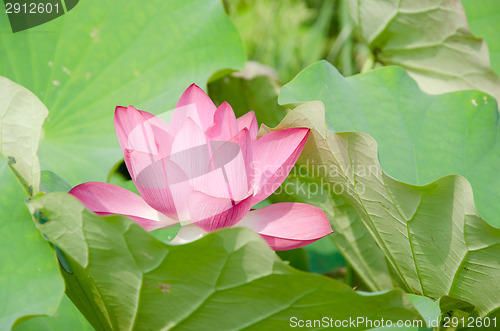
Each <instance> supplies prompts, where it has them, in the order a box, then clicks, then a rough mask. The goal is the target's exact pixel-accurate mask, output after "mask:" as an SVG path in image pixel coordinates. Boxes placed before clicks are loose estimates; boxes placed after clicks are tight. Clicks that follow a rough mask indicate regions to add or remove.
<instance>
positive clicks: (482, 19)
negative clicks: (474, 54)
mask: <svg viewBox="0 0 500 331" xmlns="http://www.w3.org/2000/svg"><path fill="white" fill-rule="evenodd" d="M462 4H463V6H464V9H465V14H466V15H467V22H468V23H469V25H470V29H471V31H472V33H474V35H476V36H478V37H480V38H483V39H484V40H485V41H486V43H487V44H488V50H489V52H490V59H491V67H492V68H493V70H494V71H495V72H496V73H497V75H498V74H500V39H499V38H498V31H499V30H500V2H499V1H497V0H482V1H474V0H462Z"/></svg>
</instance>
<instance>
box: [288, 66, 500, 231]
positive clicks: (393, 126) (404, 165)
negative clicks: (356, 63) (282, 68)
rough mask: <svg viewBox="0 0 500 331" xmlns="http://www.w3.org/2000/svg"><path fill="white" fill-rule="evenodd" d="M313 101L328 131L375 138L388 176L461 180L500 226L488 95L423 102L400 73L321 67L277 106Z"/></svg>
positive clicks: (496, 147) (493, 114) (494, 121)
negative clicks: (320, 108)
mask: <svg viewBox="0 0 500 331" xmlns="http://www.w3.org/2000/svg"><path fill="white" fill-rule="evenodd" d="M314 100H319V101H322V102H323V103H324V104H325V107H326V120H327V123H328V128H329V129H330V130H334V131H337V132H341V131H351V130H354V131H360V132H364V133H368V134H370V135H371V136H373V137H374V138H375V139H376V140H377V143H378V145H379V147H380V149H379V153H380V162H381V164H382V168H383V169H384V170H385V171H386V172H387V173H388V174H389V175H391V176H393V177H395V178H397V179H399V180H401V181H404V182H407V183H410V184H415V185H423V184H427V183H429V182H431V181H433V180H436V179H437V178H439V177H442V176H445V175H448V174H459V175H462V176H464V177H466V178H467V179H468V180H469V181H470V182H471V184H472V187H473V188H474V198H475V202H476V206H477V208H478V210H479V212H480V214H481V215H482V216H483V217H484V218H485V219H486V220H487V221H488V222H489V223H490V224H493V225H496V226H500V218H499V217H498V215H500V204H499V203H498V201H500V176H498V170H497V168H498V164H500V141H499V140H500V139H499V137H500V116H499V114H498V111H497V104H496V102H495V100H494V99H492V98H491V97H490V96H488V95H486V94H484V93H481V92H477V91H460V92H453V93H447V94H442V95H428V94H426V93H423V92H422V91H421V90H420V89H419V88H418V86H417V84H416V83H415V81H414V80H413V79H411V78H410V77H409V76H408V74H406V72H405V71H404V70H402V69H400V68H396V67H387V68H381V69H377V70H374V71H372V72H369V73H366V74H360V75H356V76H352V77H348V78H344V77H342V75H341V74H340V73H339V72H338V71H337V70H336V69H335V68H334V67H333V66H332V65H330V64H328V63H327V62H318V63H316V64H313V65H311V66H310V67H308V68H306V69H304V70H303V71H302V72H301V73H300V74H299V75H297V77H295V79H294V80H292V81H291V82H290V83H289V84H287V85H285V86H284V87H283V89H282V91H281V94H280V97H279V101H280V103H297V102H305V101H314Z"/></svg>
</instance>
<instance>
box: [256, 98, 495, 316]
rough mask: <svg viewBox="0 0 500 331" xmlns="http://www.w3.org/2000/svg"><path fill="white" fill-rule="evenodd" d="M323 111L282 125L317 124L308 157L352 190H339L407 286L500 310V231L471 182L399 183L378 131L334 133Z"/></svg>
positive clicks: (299, 114) (312, 109)
mask: <svg viewBox="0 0 500 331" xmlns="http://www.w3.org/2000/svg"><path fill="white" fill-rule="evenodd" d="M323 116H324V108H323V107H322V105H321V104H319V103H316V105H315V106H311V105H308V106H304V107H301V108H297V109H295V110H294V111H293V112H292V113H290V114H289V115H288V116H287V117H286V118H285V119H284V120H283V122H282V123H281V124H280V125H279V126H278V127H277V128H276V129H283V128H289V127H310V128H312V129H313V130H312V138H310V139H309V140H308V142H307V144H306V147H305V148H304V152H303V154H302V156H301V162H302V163H306V161H307V162H309V164H310V167H312V168H318V167H319V168H320V169H321V168H326V169H327V170H329V171H326V172H323V173H322V174H320V175H319V177H320V178H322V179H323V180H324V181H325V182H326V183H327V184H328V185H330V186H335V185H340V186H342V187H343V188H344V190H343V191H342V192H341V193H340V194H339V195H340V196H341V197H342V198H343V199H344V200H345V201H346V202H347V203H349V204H350V205H351V206H352V207H353V208H354V210H355V211H356V213H357V215H358V216H359V217H360V219H361V221H362V222H363V224H364V225H365V227H366V228H367V230H368V231H369V233H370V234H371V235H372V237H373V238H374V239H375V241H376V242H377V244H378V246H379V247H380V248H381V250H382V251H383V253H384V255H385V257H386V258H387V260H388V261H389V263H390V265H391V266H392V267H393V268H394V270H395V274H396V277H398V278H399V279H400V280H401V281H402V282H403V284H404V285H405V287H406V288H407V289H408V290H409V291H410V292H411V293H415V294H421V295H425V296H428V297H431V298H434V299H437V298H440V297H442V296H451V297H454V298H457V299H460V300H464V301H466V302H469V303H471V304H473V305H474V306H475V307H476V310H477V312H478V313H479V314H480V315H482V316H484V315H486V314H487V313H488V312H491V311H493V310H494V309H496V308H498V307H499V306H500V284H499V283H498V282H497V281H496V280H497V279H498V278H499V277H500V266H499V264H498V262H497V260H496V257H497V256H499V254H500V230H499V229H496V228H493V227H492V226H490V225H488V223H486V222H485V221H484V220H483V219H482V218H481V217H480V216H479V214H478V213H477V211H476V209H475V207H474V202H473V198H472V188H471V186H470V184H469V183H468V182H467V180H465V179H464V178H463V177H461V176H446V177H443V178H441V179H439V180H436V181H434V182H432V183H430V184H428V185H425V186H413V185H409V184H405V183H402V182H399V181H397V180H395V179H393V178H391V177H390V176H388V175H387V174H385V173H384V172H383V171H382V169H381V168H380V164H379V162H378V156H377V144H376V142H375V140H374V139H373V138H372V137H370V136H368V135H366V134H363V133H357V132H345V133H333V132H331V131H329V130H327V128H326V123H325V120H324V117H323ZM268 130H271V129H268ZM264 133H265V131H264ZM363 169H372V171H370V172H365V171H363Z"/></svg>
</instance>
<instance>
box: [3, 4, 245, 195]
mask: <svg viewBox="0 0 500 331" xmlns="http://www.w3.org/2000/svg"><path fill="white" fill-rule="evenodd" d="M0 32H1V33H0V48H1V49H2V51H1V52H0V75H3V76H6V77H7V78H9V79H11V80H14V81H15V82H17V83H19V84H22V85H23V86H25V87H27V88H28V89H29V90H31V91H32V92H34V93H35V94H36V95H37V96H39V97H40V99H41V100H42V101H43V102H44V103H45V105H46V106H47V108H48V109H49V110H50V115H49V117H48V118H47V121H46V123H45V125H44V128H43V129H44V135H43V139H42V142H41V145H40V151H39V157H40V160H41V165H42V169H49V170H52V171H54V172H55V173H57V174H58V175H59V176H61V177H62V178H64V179H65V180H67V181H68V182H69V183H70V184H72V185H76V184H78V183H80V182H83V181H90V180H104V179H105V175H106V174H107V172H108V171H109V169H110V168H111V167H112V165H113V164H114V163H115V162H116V161H117V160H118V159H119V158H120V157H122V155H121V151H120V149H119V148H118V144H117V142H116V138H115V133H114V129H113V120H112V119H113V112H114V109H115V107H116V106H117V105H122V106H128V105H129V104H133V105H135V106H136V107H138V108H142V109H145V110H148V111H150V112H154V113H159V112H164V111H166V110H168V109H170V108H171V107H173V106H174V105H175V101H176V100H177V99H178V98H179V96H180V95H181V93H182V91H184V90H185V89H186V87H187V86H189V85H190V84H192V83H193V82H195V83H197V84H199V85H201V86H203V85H205V83H206V81H207V80H208V79H209V78H210V77H211V76H212V75H214V74H216V73H217V72H220V71H221V70H223V69H228V68H234V69H238V68H241V67H243V63H244V57H245V56H244V50H243V46H242V42H241V40H240V38H239V36H238V33H237V31H236V29H235V28H234V26H233V25H232V23H231V22H230V21H229V19H228V18H227V16H226V14H225V13H224V10H223V7H222V3H221V2H220V1H219V0H210V1H206V0H189V1H181V2H179V1H161V0H156V1H146V2H145V1H141V0H133V1H132V0H122V1H111V0H106V1H102V0H86V1H81V2H80V3H79V5H78V6H77V7H75V8H74V9H73V10H71V11H70V12H68V13H66V14H65V15H63V16H62V17H59V18H57V19H55V20H53V21H50V22H48V23H46V24H43V25H40V26H38V27H35V28H32V29H29V30H26V31H22V32H18V33H15V34H13V33H12V32H11V31H10V27H9V25H8V20H7V17H6V14H5V13H3V12H0Z"/></svg>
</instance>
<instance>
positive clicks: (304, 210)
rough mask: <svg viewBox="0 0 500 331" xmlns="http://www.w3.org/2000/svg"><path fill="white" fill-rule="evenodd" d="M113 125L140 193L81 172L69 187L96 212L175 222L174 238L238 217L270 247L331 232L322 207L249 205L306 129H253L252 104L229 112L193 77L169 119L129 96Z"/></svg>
mask: <svg viewBox="0 0 500 331" xmlns="http://www.w3.org/2000/svg"><path fill="white" fill-rule="evenodd" d="M115 128H116V133H117V135H118V140H119V142H120V146H121V148H122V150H123V153H124V155H125V163H126V165H127V168H128V170H129V172H130V175H131V177H132V179H133V181H134V183H135V185H136V187H137V190H138V191H139V193H140V195H141V196H139V195H137V194H135V193H133V192H130V191H128V190H126V189H124V188H121V187H119V186H116V185H112V184H107V183H99V182H88V183H83V184H80V185H78V186H76V187H74V188H73V189H72V190H71V191H70V193H71V194H72V195H74V196H75V197H77V198H78V199H79V200H80V201H81V202H82V203H83V204H84V205H85V206H86V207H87V208H89V209H90V210H92V211H94V212H95V213H97V214H100V215H110V214H120V215H125V216H128V217H130V218H131V219H133V220H134V221H135V222H137V223H138V224H139V225H141V226H142V227H143V228H144V229H146V230H147V231H151V230H154V229H159V228H168V227H171V226H175V225H177V224H179V223H180V224H182V227H181V229H180V231H179V233H178V235H177V236H176V237H175V238H174V240H173V241H172V242H173V243H183V242H188V241H192V240H194V239H197V238H199V237H201V236H203V235H204V234H206V233H207V232H210V231H214V230H217V229H220V228H225V227H230V226H245V227H249V228H251V229H254V230H255V231H256V232H258V233H259V234H260V235H261V236H262V237H263V238H264V239H265V240H266V241H267V243H268V244H269V245H270V246H271V247H272V248H273V249H274V250H287V249H294V248H298V247H302V246H304V245H307V244H309V243H312V242H314V241H316V240H318V239H320V238H322V237H323V236H325V235H327V234H329V233H331V232H332V230H331V227H330V223H329V222H328V219H327V217H326V215H325V214H324V213H323V212H322V211H321V210H320V209H318V208H316V207H313V206H310V205H307V204H302V203H278V204H273V205H270V206H267V207H264V208H260V209H257V210H251V209H250V208H251V207H252V206H253V205H255V204H256V203H258V202H260V201H262V200H264V199H265V198H267V197H268V196H269V195H270V194H271V193H273V192H274V191H275V190H276V189H277V188H278V187H279V186H280V185H281V183H282V182H283V180H284V179H285V178H286V176H287V175H288V174H289V172H290V170H291V167H292V166H293V165H294V164H295V162H296V161H297V158H298V157H299V155H300V153H301V152H302V149H303V148H304V144H305V143H306V140H307V136H308V134H309V129H306V128H293V129H286V130H280V131H275V132H272V133H269V134H267V135H265V136H263V137H262V138H260V139H257V131H258V127H257V120H256V118H255V114H254V113H253V112H249V113H247V114H246V115H244V116H242V117H240V118H238V119H237V118H236V117H235V115H234V112H233V110H232V109H231V106H229V104H227V103H223V104H222V105H221V106H220V107H219V108H216V107H215V105H214V104H213V102H212V101H211V100H210V98H209V97H208V96H207V95H206V94H205V92H203V90H201V89H200V88H199V87H198V86H196V85H194V84H193V85H191V86H190V87H189V88H188V89H187V90H186V91H185V92H184V94H183V95H182V97H181V99H180V100H179V103H178V104H177V107H176V108H175V110H174V112H173V114H172V118H171V120H170V124H169V125H167V124H166V123H165V122H164V121H163V120H162V119H160V118H159V117H156V116H154V115H152V114H150V113H147V112H144V111H140V110H137V109H135V108H134V107H132V106H129V107H127V108H125V107H117V108H116V112H115Z"/></svg>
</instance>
